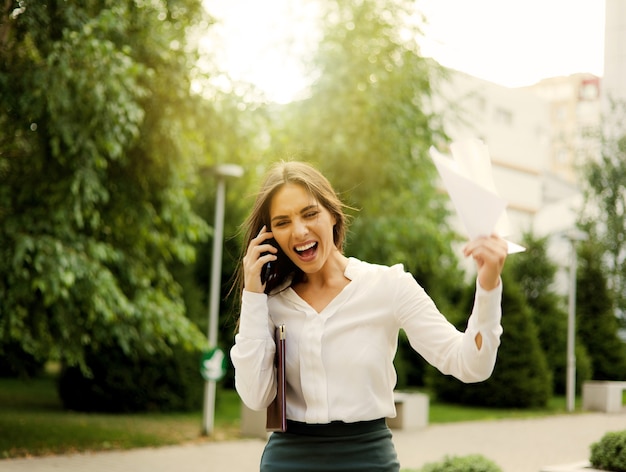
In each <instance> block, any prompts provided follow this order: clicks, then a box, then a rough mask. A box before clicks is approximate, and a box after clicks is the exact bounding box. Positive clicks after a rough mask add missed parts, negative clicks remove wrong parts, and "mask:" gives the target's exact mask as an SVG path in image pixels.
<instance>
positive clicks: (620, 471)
mask: <svg viewBox="0 0 626 472" xmlns="http://www.w3.org/2000/svg"><path fill="white" fill-rule="evenodd" d="M589 461H590V462H591V465H592V466H593V467H594V468H596V469H601V470H609V471H612V472H626V430H624V431H612V432H608V433H606V434H605V435H604V436H602V438H601V439H600V441H598V442H596V443H593V444H592V445H591V457H590V459H589Z"/></svg>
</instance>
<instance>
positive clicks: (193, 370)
mask: <svg viewBox="0 0 626 472" xmlns="http://www.w3.org/2000/svg"><path fill="white" fill-rule="evenodd" d="M199 359H200V352H193V351H192V352H189V351H184V350H182V349H180V348H177V349H174V350H173V352H172V354H170V355H164V354H155V355H152V356H149V357H141V358H129V357H128V356H127V355H126V354H124V352H123V351H122V350H121V349H119V348H118V347H116V346H111V347H110V348H109V349H107V351H106V354H104V353H95V352H91V351H90V352H88V353H87V356H86V362H87V365H88V366H89V367H90V369H91V375H90V376H86V375H85V374H84V373H83V372H82V371H81V369H80V368H78V367H67V368H65V369H63V370H62V372H61V374H60V376H59V396H60V398H61V402H62V403H63V406H64V408H65V409H67V410H73V411H87V412H108V413H112V412H113V413H119V412H125V413H128V412H141V411H162V412H168V411H194V410H197V409H199V408H200V407H201V405H202V392H203V388H202V386H203V384H204V381H203V379H202V377H201V376H200V371H199Z"/></svg>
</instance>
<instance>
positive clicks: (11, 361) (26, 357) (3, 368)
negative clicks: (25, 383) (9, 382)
mask: <svg viewBox="0 0 626 472" xmlns="http://www.w3.org/2000/svg"><path fill="white" fill-rule="evenodd" d="M43 366H44V362H43V361H41V360H39V359H37V358H36V357H35V356H33V355H32V354H29V353H28V352H26V351H24V349H22V346H21V345H20V344H19V343H17V342H10V343H7V344H4V345H2V346H0V377H7V378H14V377H18V378H30V377H35V376H37V375H38V374H41V372H42V371H43Z"/></svg>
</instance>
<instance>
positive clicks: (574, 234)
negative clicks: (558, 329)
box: [565, 231, 587, 412]
mask: <svg viewBox="0 0 626 472" xmlns="http://www.w3.org/2000/svg"><path fill="white" fill-rule="evenodd" d="M565 236H566V238H567V239H568V240H569V242H570V247H571V257H570V267H569V293H568V304H567V308H568V309H567V373H566V383H565V393H566V399H567V411H569V412H572V411H574V408H575V403H576V349H575V346H576V269H577V266H578V258H577V254H576V250H577V248H576V242H577V241H584V240H585V239H587V235H586V234H585V233H583V232H582V231H570V232H569V233H567V234H566V235H565Z"/></svg>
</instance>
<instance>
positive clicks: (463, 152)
mask: <svg viewBox="0 0 626 472" xmlns="http://www.w3.org/2000/svg"><path fill="white" fill-rule="evenodd" d="M450 150H451V151H452V157H453V159H450V158H448V157H445V156H443V155H442V154H441V153H439V152H438V151H437V150H436V149H435V148H434V147H431V148H430V156H431V158H432V159H433V162H434V163H435V166H436V167H437V171H438V172H439V175H440V176H441V180H442V181H443V184H444V186H445V188H446V190H447V191H448V194H449V195H450V198H451V200H452V203H453V204H454V207H455V209H456V211H457V214H458V215H459V218H460V219H461V222H462V223H463V226H464V227H465V229H466V230H467V234H468V235H469V237H470V238H471V239H474V238H477V237H479V236H488V235H490V234H493V233H496V234H498V235H499V236H500V237H506V236H507V234H508V232H509V222H508V217H507V214H506V206H507V202H506V201H505V200H504V199H503V198H501V197H500V196H499V195H498V192H497V191H496V186H495V183H494V180H493V173H492V170H491V159H490V157H489V150H488V149H487V146H486V145H485V144H484V143H483V142H482V141H480V140H478V139H471V140H466V141H459V142H454V143H452V144H451V145H450ZM507 244H508V246H509V249H508V252H509V254H513V253H516V252H522V251H524V250H525V248H523V247H522V246H520V245H518V244H515V243H513V242H510V241H507Z"/></svg>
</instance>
